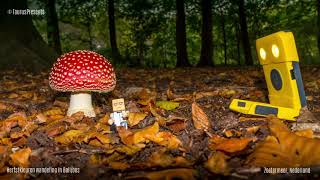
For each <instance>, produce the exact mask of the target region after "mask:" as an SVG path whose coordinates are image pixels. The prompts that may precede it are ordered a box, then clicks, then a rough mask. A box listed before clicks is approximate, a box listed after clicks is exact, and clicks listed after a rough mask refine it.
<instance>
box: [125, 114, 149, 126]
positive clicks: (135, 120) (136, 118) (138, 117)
mask: <svg viewBox="0 0 320 180" xmlns="http://www.w3.org/2000/svg"><path fill="white" fill-rule="evenodd" d="M146 116H147V114H145V113H141V112H136V113H132V112H130V113H129V117H128V122H129V126H130V127H132V126H135V125H137V124H139V122H140V121H142V120H143V119H144V118H145V117H146Z"/></svg>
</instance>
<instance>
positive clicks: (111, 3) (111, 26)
mask: <svg viewBox="0 0 320 180" xmlns="http://www.w3.org/2000/svg"><path fill="white" fill-rule="evenodd" d="M107 1H108V2H107V3H108V17H109V34H110V45H111V51H112V56H113V58H114V59H116V60H120V59H121V56H120V53H119V50H118V46H117V36H116V23H115V17H114V0H107Z"/></svg>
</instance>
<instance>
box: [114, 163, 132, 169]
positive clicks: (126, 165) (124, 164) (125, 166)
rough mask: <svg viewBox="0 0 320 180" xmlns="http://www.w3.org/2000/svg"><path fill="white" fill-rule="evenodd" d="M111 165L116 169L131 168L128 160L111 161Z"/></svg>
mask: <svg viewBox="0 0 320 180" xmlns="http://www.w3.org/2000/svg"><path fill="white" fill-rule="evenodd" d="M109 166H111V168H112V169H115V170H126V169H128V168H130V165H129V164H128V163H126V162H110V163H109Z"/></svg>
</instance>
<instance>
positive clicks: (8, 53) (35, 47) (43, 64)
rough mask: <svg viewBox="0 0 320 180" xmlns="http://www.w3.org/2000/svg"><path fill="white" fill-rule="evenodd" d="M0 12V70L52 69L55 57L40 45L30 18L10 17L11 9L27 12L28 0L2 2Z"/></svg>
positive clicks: (37, 34) (40, 42)
mask: <svg viewBox="0 0 320 180" xmlns="http://www.w3.org/2000/svg"><path fill="white" fill-rule="evenodd" d="M0 8H1V12H3V15H2V16H1V19H0V27H1V28H2V29H1V31H0V39H1V41H0V68H2V69H4V68H6V69H9V68H15V69H17V70H28V71H33V72H39V71H41V70H44V69H47V68H49V67H51V65H52V63H53V62H54V61H55V59H56V57H57V54H56V53H55V52H54V50H53V49H51V48H49V46H48V45H47V44H46V43H45V42H44V41H43V39H42V37H41V36H40V34H39V32H38V31H37V30H36V28H35V27H34V25H33V23H32V17H31V15H13V9H27V8H28V6H27V0H3V1H1V7H0ZM4 12H7V13H6V14H5V13H4Z"/></svg>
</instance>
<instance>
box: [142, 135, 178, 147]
mask: <svg viewBox="0 0 320 180" xmlns="http://www.w3.org/2000/svg"><path fill="white" fill-rule="evenodd" d="M148 139H149V140H151V141H153V142H155V143H157V144H160V145H162V146H166V147H167V148H169V149H177V148H179V147H180V146H181V145H182V142H181V141H180V140H179V139H178V138H177V137H176V136H175V135H173V134H172V133H170V132H166V131H164V132H159V133H157V134H156V135H154V136H149V137H148Z"/></svg>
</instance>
